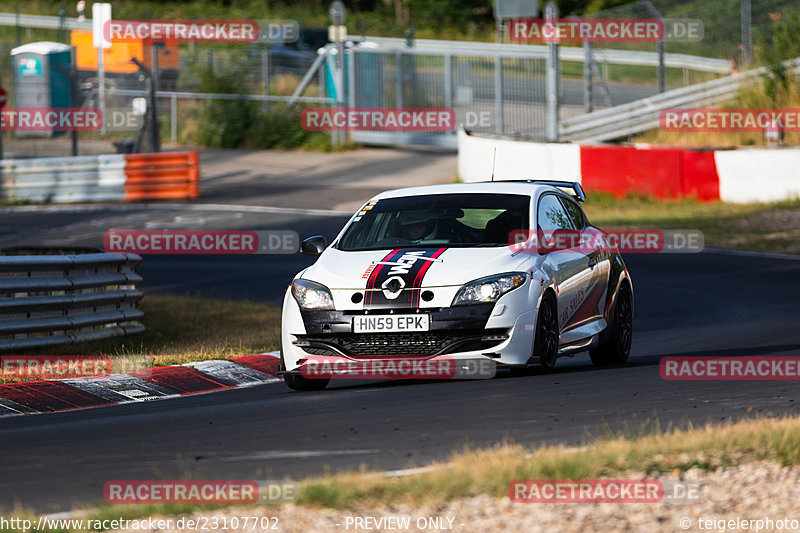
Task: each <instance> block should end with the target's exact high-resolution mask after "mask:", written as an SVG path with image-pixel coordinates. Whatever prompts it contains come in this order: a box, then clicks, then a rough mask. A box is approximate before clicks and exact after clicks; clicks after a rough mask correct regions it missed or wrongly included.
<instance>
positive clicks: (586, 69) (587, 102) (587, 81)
mask: <svg viewBox="0 0 800 533" xmlns="http://www.w3.org/2000/svg"><path fill="white" fill-rule="evenodd" d="M593 60H594V59H593V57H592V43H591V42H589V41H584V42H583V109H584V111H586V112H587V113H591V112H592V111H593V110H594V98H593V95H592V61H593Z"/></svg>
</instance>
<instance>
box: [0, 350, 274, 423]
mask: <svg viewBox="0 0 800 533" xmlns="http://www.w3.org/2000/svg"><path fill="white" fill-rule="evenodd" d="M279 365H280V357H279V355H278V352H271V353H262V354H255V355H240V356H237V357H232V358H230V359H229V360H212V361H198V362H191V363H185V364H183V365H173V366H158V367H153V368H146V369H143V370H136V371H133V372H125V373H119V374H109V375H106V376H93V377H85V378H72V379H60V380H39V381H22V382H18V383H4V384H0V418H2V417H7V416H16V415H27V414H37V413H48V412H55V411H70V410H73V409H83V408H86V407H100V406H104V405H116V404H121V403H131V402H144V401H152V400H163V399H165V398H176V397H178V396H185V395H188V394H198V393H201V392H213V391H218V390H225V389H232V388H238V387H250V386H253V385H260V384H263V383H277V382H279V381H281V379H280V378H278V377H277V375H276V373H277V372H278V367H279Z"/></svg>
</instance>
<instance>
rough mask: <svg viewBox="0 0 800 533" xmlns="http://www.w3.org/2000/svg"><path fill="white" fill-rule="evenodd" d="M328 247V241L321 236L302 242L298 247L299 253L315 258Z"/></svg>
mask: <svg viewBox="0 0 800 533" xmlns="http://www.w3.org/2000/svg"><path fill="white" fill-rule="evenodd" d="M327 246H328V241H326V240H325V237H323V236H322V235H314V236H313V237H309V238H308V239H306V240H304V241H303V244H301V245H300V253H301V254H303V255H310V256H312V257H317V256H318V255H319V254H321V253H322V252H323V251H325V248H326V247H327Z"/></svg>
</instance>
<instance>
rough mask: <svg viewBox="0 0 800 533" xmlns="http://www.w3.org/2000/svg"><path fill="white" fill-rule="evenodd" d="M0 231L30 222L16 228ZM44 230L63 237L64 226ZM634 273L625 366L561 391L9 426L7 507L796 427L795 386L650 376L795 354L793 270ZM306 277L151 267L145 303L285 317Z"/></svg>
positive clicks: (543, 384)
mask: <svg viewBox="0 0 800 533" xmlns="http://www.w3.org/2000/svg"><path fill="white" fill-rule="evenodd" d="M64 216H66V215H64ZM274 216H275V217H276V218H275V219H274V220H272V221H271V219H269V217H268V216H267V215H263V216H262V218H261V219H260V223H259V226H258V228H256V229H269V228H271V227H278V226H280V227H281V228H283V229H286V228H289V229H295V231H297V232H298V233H300V235H301V237H303V236H306V235H309V234H313V233H323V234H328V235H332V234H333V233H334V232H335V230H336V229H338V227H340V226H341V223H342V222H343V221H344V219H343V218H336V217H318V216H317V217H315V216H300V215H297V216H296V217H294V218H293V219H291V220H290V221H288V222H287V218H286V217H285V216H283V217H279V216H278V215H274ZM5 219H6V220H5V221H4V224H5V223H9V224H13V225H14V226H16V225H17V223H22V219H21V218H20V215H13V216H11V215H6V216H5ZM279 220H280V224H279V223H278V221H279ZM72 223H77V222H76V221H75V219H74V218H73V219H72ZM86 224H89V222H88V218H87V221H86ZM242 224H244V222H242ZM48 225H49V226H50V227H58V226H59V223H58V219H56V218H54V219H51V220H49V221H48ZM250 227H253V226H250ZM220 229H225V228H220ZM319 229H323V231H319ZM72 230H73V231H74V230H75V228H72ZM4 242H8V239H6V240H5V241H4ZM626 260H627V261H628V266H629V268H630V270H631V274H632V276H633V280H634V291H635V297H636V316H635V321H634V346H633V352H632V356H631V359H630V362H629V364H627V365H626V366H624V367H618V368H606V369H595V368H593V367H592V365H591V363H590V362H589V359H588V357H587V356H586V355H584V354H580V355H578V356H575V357H574V358H571V359H570V358H566V359H561V360H560V361H559V371H558V372H556V373H554V374H551V375H537V374H534V375H531V376H527V377H520V378H512V377H510V376H505V375H501V376H498V377H497V378H495V379H493V380H488V381H472V382H428V383H420V382H413V383H411V382H391V383H378V384H366V385H364V384H361V385H354V384H352V383H348V382H344V383H343V384H337V385H335V386H334V387H332V388H331V389H329V390H326V391H323V392H314V393H297V392H291V391H290V390H289V389H288V388H287V387H285V386H283V384H280V383H278V384H270V385H262V386H256V387H251V388H245V389H234V390H228V391H223V392H217V393H211V394H202V395H196V396H190V397H182V398H178V399H172V400H163V401H159V402H156V403H147V402H142V403H133V404H125V405H120V406H114V407H107V408H97V409H85V410H79V411H74V412H62V413H55V414H46V415H34V416H25V417H11V418H7V419H0V446H1V447H2V454H3V468H2V474H3V475H2V480H0V502H2V504H0V505H1V506H2V507H4V508H5V509H11V508H13V507H14V506H15V505H17V504H19V505H22V506H24V507H25V508H28V509H33V510H36V511H40V512H55V511H61V510H68V509H70V508H80V507H82V506H85V505H88V504H93V503H99V502H101V501H102V498H103V485H104V483H105V482H106V481H109V480H115V479H117V480H120V479H159V478H160V479H177V478H185V477H195V478H205V479H256V480H258V479H267V478H275V477H284V476H288V477H291V478H300V477H303V476H306V475H310V474H318V473H323V472H326V471H337V470H341V469H352V468H355V467H358V466H359V465H362V464H364V465H367V466H368V467H371V468H377V469H383V470H394V469H403V468H408V467H411V466H419V465H424V464H425V463H427V462H428V461H430V460H433V459H445V458H447V456H448V454H450V452H452V451H453V450H455V449H461V448H463V447H465V446H482V445H489V444H493V443H497V442H500V441H502V440H504V439H507V440H509V441H513V442H519V443H525V444H529V445H536V444H539V443H542V442H556V441H558V442H566V443H579V442H581V441H583V440H585V439H586V438H588V437H591V436H601V435H603V434H604V432H605V431H607V429H604V428H606V427H608V428H611V430H615V429H619V428H624V427H626V426H631V424H632V423H634V425H635V423H637V422H641V421H644V420H647V419H653V418H654V417H657V419H658V422H659V423H660V424H661V426H662V427H668V426H670V425H679V426H680V425H684V424H686V423H687V422H690V421H691V422H693V423H704V422H706V421H714V422H719V421H726V420H732V419H738V418H742V417H751V416H758V415H763V414H767V413H771V414H788V413H793V414H796V413H797V412H798V410H800V409H798V408H799V407H800V397H798V394H797V384H796V382H788V381H786V382H781V381H741V382H732V381H723V382H712V381H709V382H699V381H683V382H677V381H665V380H663V379H661V377H660V376H659V369H658V362H659V359H660V358H661V357H663V356H667V355H670V356H679V355H681V356H682V355H685V356H712V355H723V356H735V355H787V356H788V355H794V356H796V355H798V353H800V328H798V327H797V317H798V316H800V261H798V260H792V259H781V258H776V257H763V256H747V255H738V254H728V253H716V252H704V253H702V254H694V255H692V254H685V255H681V254H673V255H666V254H664V255H645V254H638V255H629V256H627V257H626ZM304 264H308V259H307V258H304V257H302V256H259V257H257V258H254V257H231V256H221V257H218V258H213V259H209V258H198V257H196V256H184V257H173V256H148V257H146V258H145V261H144V263H143V264H142V267H141V270H140V271H141V273H142V274H143V276H144V278H145V280H146V282H147V285H146V287H147V289H148V290H150V291H151V292H158V291H165V292H175V293H190V294H198V295H208V296H215V297H231V298H245V297H249V298H251V299H258V300H261V301H265V302H272V303H277V302H278V301H279V300H280V298H281V294H282V292H283V290H284V289H285V287H286V284H287V283H288V281H289V280H290V278H291V276H292V274H294V272H295V271H297V270H298V269H300V268H302V267H303V265H304ZM189 268H191V271H192V275H191V276H187V275H186V272H187V269H189Z"/></svg>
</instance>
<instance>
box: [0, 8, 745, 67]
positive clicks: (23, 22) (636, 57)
mask: <svg viewBox="0 0 800 533" xmlns="http://www.w3.org/2000/svg"><path fill="white" fill-rule="evenodd" d="M16 25H19V26H25V27H30V28H43V29H50V30H57V29H61V28H63V29H66V30H85V31H91V29H92V21H91V20H83V21H81V20H78V19H77V18H71V17H64V18H63V19H62V18H61V17H52V16H42V15H22V14H20V15H17V14H16V13H0V26H16ZM364 39H365V40H366V41H369V42H373V43H376V44H377V45H379V46H382V47H393V48H403V49H404V52H405V53H409V54H414V53H425V52H426V51H427V52H428V53H441V52H443V51H444V52H446V51H448V50H449V51H451V52H453V53H458V54H460V55H468V49H470V48H476V49H479V50H480V51H481V55H492V53H497V54H500V55H502V56H503V57H512V56H516V55H519V56H521V57H538V58H544V57H546V56H547V46H542V45H527V44H500V43H485V42H469V41H440V40H433V39H415V40H414V47H413V48H408V47H407V46H406V40H405V39H401V38H392V37H370V36H366V37H365V38H364ZM353 40H354V41H355V40H358V39H357V38H354V39H353ZM434 49H435V50H436V52H434V51H433V50H434ZM559 54H560V57H561V60H562V61H580V62H583V60H584V58H585V55H584V52H583V49H582V48H581V47H569V46H562V47H560V50H559ZM595 57H596V59H597V61H598V62H600V63H612V64H617V65H648V66H658V53H656V52H642V51H636V50H611V49H596V50H595ZM665 64H666V66H667V67H674V68H688V69H691V70H699V71H703V72H716V73H719V74H729V73H730V72H731V65H730V63H729V62H728V61H726V60H724V59H715V58H711V57H701V56H692V55H687V54H669V53H668V54H666V55H665Z"/></svg>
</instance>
